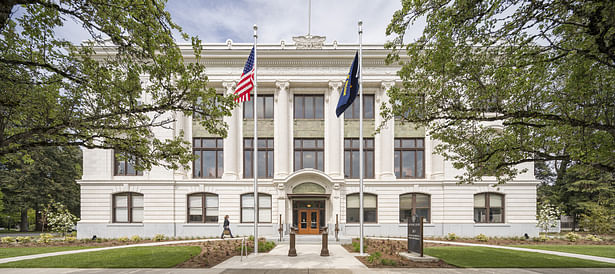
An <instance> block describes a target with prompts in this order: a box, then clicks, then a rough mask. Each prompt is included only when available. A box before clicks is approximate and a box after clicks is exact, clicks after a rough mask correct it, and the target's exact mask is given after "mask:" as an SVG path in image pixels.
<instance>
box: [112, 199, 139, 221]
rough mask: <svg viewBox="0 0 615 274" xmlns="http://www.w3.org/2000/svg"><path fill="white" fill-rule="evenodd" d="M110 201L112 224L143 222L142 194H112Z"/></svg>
mask: <svg viewBox="0 0 615 274" xmlns="http://www.w3.org/2000/svg"><path fill="white" fill-rule="evenodd" d="M112 199H113V205H112V207H113V218H112V219H113V222H114V223H142V222H143V194H140V193H136V192H122V193H116V194H113V197H112Z"/></svg>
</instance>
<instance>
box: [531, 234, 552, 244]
mask: <svg viewBox="0 0 615 274" xmlns="http://www.w3.org/2000/svg"><path fill="white" fill-rule="evenodd" d="M548 239H549V237H547V235H540V236H538V237H532V241H534V242H546V241H547V240H548Z"/></svg>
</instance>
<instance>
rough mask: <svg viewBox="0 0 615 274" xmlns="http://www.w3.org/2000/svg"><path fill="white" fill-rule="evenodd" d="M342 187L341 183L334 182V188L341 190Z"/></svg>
mask: <svg viewBox="0 0 615 274" xmlns="http://www.w3.org/2000/svg"><path fill="white" fill-rule="evenodd" d="M340 188H341V186H340V184H339V183H335V184H333V189H335V190H339V189H340Z"/></svg>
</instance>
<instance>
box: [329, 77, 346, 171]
mask: <svg viewBox="0 0 615 274" xmlns="http://www.w3.org/2000/svg"><path fill="white" fill-rule="evenodd" d="M342 84H343V83H342V81H329V92H328V93H327V94H325V173H326V174H327V175H329V176H331V178H334V179H343V178H344V165H343V163H344V158H343V157H344V119H342V118H338V117H337V116H335V108H336V106H337V101H338V99H339V97H340V89H341V88H342Z"/></svg>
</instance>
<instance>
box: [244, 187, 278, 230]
mask: <svg viewBox="0 0 615 274" xmlns="http://www.w3.org/2000/svg"><path fill="white" fill-rule="evenodd" d="M241 222H242V223H254V193H246V194H243V195H241ZM258 222H259V223H271V195H269V194H265V193H258Z"/></svg>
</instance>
